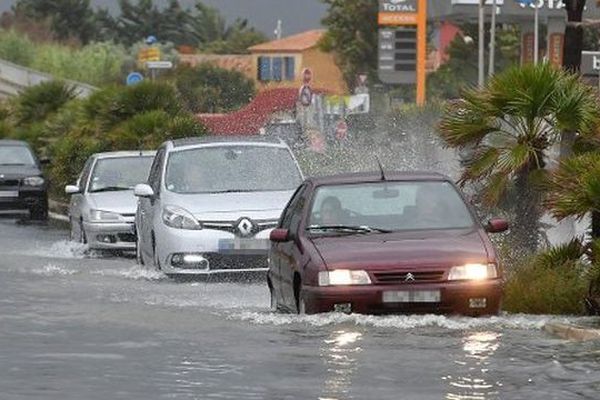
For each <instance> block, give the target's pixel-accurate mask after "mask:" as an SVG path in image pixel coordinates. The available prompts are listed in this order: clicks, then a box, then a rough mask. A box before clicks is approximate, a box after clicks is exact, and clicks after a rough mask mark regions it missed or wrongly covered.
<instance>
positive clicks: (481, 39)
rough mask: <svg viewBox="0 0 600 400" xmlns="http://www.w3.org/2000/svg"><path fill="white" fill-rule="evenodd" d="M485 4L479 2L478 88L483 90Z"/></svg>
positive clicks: (480, 0) (481, 1)
mask: <svg viewBox="0 0 600 400" xmlns="http://www.w3.org/2000/svg"><path fill="white" fill-rule="evenodd" d="M484 3H485V0H479V61H478V69H479V76H478V80H477V82H478V86H479V88H483V85H484V84H485V71H484V69H485V45H484V43H483V42H484V40H485V31H484V22H485V21H484V17H485V14H484V8H483V5H484Z"/></svg>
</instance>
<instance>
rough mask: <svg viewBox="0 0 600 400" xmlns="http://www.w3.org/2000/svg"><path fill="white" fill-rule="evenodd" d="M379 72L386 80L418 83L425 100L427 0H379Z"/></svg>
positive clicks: (421, 100) (419, 95) (419, 99)
mask: <svg viewBox="0 0 600 400" xmlns="http://www.w3.org/2000/svg"><path fill="white" fill-rule="evenodd" d="M378 23H379V26H380V28H379V44H378V47H379V50H378V53H379V60H378V75H379V79H380V80H381V81H382V82H384V83H391V84H415V83H416V86H417V103H418V104H423V103H424V102H425V78H426V74H425V72H426V71H425V64H426V61H427V60H426V58H427V31H426V30H427V0H379V14H378Z"/></svg>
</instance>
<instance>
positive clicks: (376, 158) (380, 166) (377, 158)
mask: <svg viewBox="0 0 600 400" xmlns="http://www.w3.org/2000/svg"><path fill="white" fill-rule="evenodd" d="M375 160H377V165H378V166H379V171H380V172H381V180H382V181H385V180H386V179H385V171H384V170H383V165H381V161H379V157H377V156H375Z"/></svg>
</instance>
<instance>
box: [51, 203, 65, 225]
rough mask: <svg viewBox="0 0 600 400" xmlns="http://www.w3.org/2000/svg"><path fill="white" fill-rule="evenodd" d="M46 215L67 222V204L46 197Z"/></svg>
mask: <svg viewBox="0 0 600 400" xmlns="http://www.w3.org/2000/svg"><path fill="white" fill-rule="evenodd" d="M48 210H49V212H48V217H49V218H51V219H54V220H56V221H60V222H69V217H68V214H69V205H68V204H66V203H62V202H59V201H56V200H52V199H48Z"/></svg>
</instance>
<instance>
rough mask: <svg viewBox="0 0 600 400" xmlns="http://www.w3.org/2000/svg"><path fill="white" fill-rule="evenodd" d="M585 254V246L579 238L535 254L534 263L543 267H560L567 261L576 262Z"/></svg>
mask: <svg viewBox="0 0 600 400" xmlns="http://www.w3.org/2000/svg"><path fill="white" fill-rule="evenodd" d="M584 254H585V246H584V245H583V243H582V241H581V239H579V238H575V239H572V240H571V241H569V242H567V243H564V244H561V245H558V246H554V247H551V248H549V249H548V250H546V251H544V252H542V253H540V254H538V255H537V256H536V261H535V262H536V263H537V264H538V265H539V266H540V267H543V268H546V269H551V268H556V267H561V266H563V265H565V264H567V263H573V262H577V261H579V260H580V259H581V257H583V256H584Z"/></svg>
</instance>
